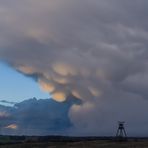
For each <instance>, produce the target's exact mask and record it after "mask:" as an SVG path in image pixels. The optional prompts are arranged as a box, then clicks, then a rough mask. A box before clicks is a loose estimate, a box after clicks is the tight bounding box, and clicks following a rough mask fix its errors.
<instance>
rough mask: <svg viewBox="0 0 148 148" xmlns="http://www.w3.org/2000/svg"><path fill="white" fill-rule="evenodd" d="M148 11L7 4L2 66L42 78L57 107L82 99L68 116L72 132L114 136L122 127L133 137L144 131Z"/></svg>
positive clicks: (85, 0) (135, 4) (121, 6)
mask: <svg viewBox="0 0 148 148" xmlns="http://www.w3.org/2000/svg"><path fill="white" fill-rule="evenodd" d="M147 6H148V1H147V0H141V1H139V0H134V1H129V0H124V1H123V0H42V1H39V0H25V1H23V0H13V1H11V2H10V1H8V0H5V1H4V0H2V1H1V2H0V30H1V34H0V59H1V60H2V61H4V62H6V63H8V64H9V65H11V66H12V67H13V68H14V69H16V70H17V71H19V72H21V73H23V74H25V75H27V76H30V77H34V76H35V80H36V81H37V82H38V83H39V84H40V86H41V88H42V89H43V90H44V91H46V92H48V93H50V94H51V95H52V97H53V99H55V100H56V101H59V102H63V101H65V100H66V98H67V96H69V95H71V94H72V95H74V96H75V97H77V98H79V99H80V100H82V102H83V103H82V104H81V105H73V106H72V107H71V108H70V110H69V118H70V120H71V122H72V123H73V124H74V126H75V130H73V132H78V133H80V131H81V132H82V133H83V134H100V133H106V134H110V133H112V132H111V130H112V129H113V127H111V125H112V126H114V124H115V123H116V121H118V120H125V121H127V122H128V125H129V131H130V130H131V133H136V129H137V127H140V126H142V129H139V131H138V133H140V131H143V132H144V131H145V129H147V128H148V127H146V125H147V123H148V119H147V116H146V113H147V111H148V109H147V105H148V102H147V98H148V93H147V86H148V84H147V80H148V65H147V63H148V59H147V57H148V50H147V47H148V44H147V42H148V27H147V26H148V21H147V14H148V10H147ZM114 122H115V123H114ZM135 122H136V123H135ZM133 124H134V126H133ZM107 127H108V128H107ZM96 129H97V130H96ZM107 131H109V133H108V132H107ZM140 134H141V133H140Z"/></svg>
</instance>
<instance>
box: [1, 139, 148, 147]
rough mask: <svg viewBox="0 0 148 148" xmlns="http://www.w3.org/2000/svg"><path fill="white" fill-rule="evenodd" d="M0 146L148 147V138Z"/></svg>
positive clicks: (26, 143) (25, 143)
mask: <svg viewBox="0 0 148 148" xmlns="http://www.w3.org/2000/svg"><path fill="white" fill-rule="evenodd" d="M0 148H148V140H138V141H134V140H130V141H128V142H115V141H111V140H96V141H80V142H68V141H67V142H41V143H38V142H34V143H32V142H30V143H28V142H24V143H20V144H7V145H0Z"/></svg>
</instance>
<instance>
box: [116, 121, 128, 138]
mask: <svg viewBox="0 0 148 148" xmlns="http://www.w3.org/2000/svg"><path fill="white" fill-rule="evenodd" d="M124 123H125V122H121V121H119V122H118V124H119V126H118V130H117V133H116V137H117V138H118V139H120V140H123V139H126V138H127V134H126V131H125V128H124Z"/></svg>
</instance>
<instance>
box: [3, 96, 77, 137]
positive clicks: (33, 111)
mask: <svg viewBox="0 0 148 148" xmlns="http://www.w3.org/2000/svg"><path fill="white" fill-rule="evenodd" d="M74 104H80V101H79V100H77V99H76V98H74V97H72V96H71V97H70V98H69V100H68V101H66V102H63V103H58V102H56V101H54V100H51V99H43V100H41V99H40V100H37V99H36V98H33V99H29V100H25V101H23V102H20V103H17V104H15V105H14V107H5V106H2V105H1V106H0V119H1V124H0V126H1V134H19V135H23V134H25V135H26V134H27V135H36V134H38V135H47V134H50V135H52V134H67V133H66V131H67V130H68V129H69V128H71V127H73V124H72V123H71V121H70V119H69V117H68V112H69V109H70V107H71V106H72V105H74Z"/></svg>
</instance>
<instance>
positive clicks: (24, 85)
mask: <svg viewBox="0 0 148 148" xmlns="http://www.w3.org/2000/svg"><path fill="white" fill-rule="evenodd" d="M33 97H36V98H38V99H44V98H50V96H49V94H48V93H45V92H43V91H42V90H41V89H40V87H39V85H38V83H37V82H35V81H34V80H33V79H31V78H29V77H26V76H24V75H22V74H21V73H19V72H17V71H15V70H14V69H12V68H11V67H9V66H7V65H5V64H3V63H0V100H8V101H14V102H20V101H22V100H25V99H29V98H33Z"/></svg>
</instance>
